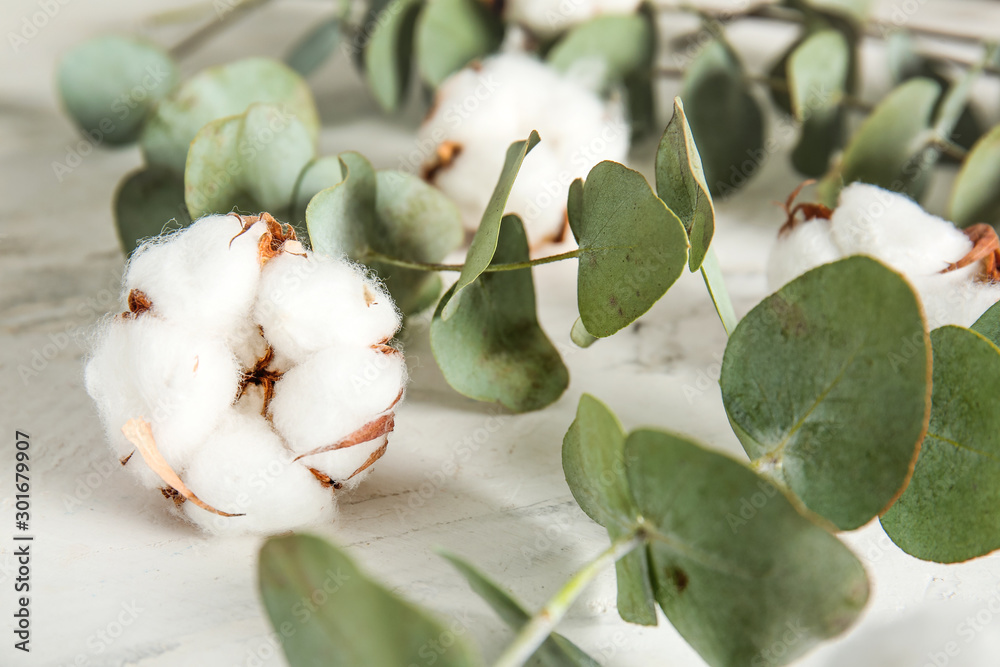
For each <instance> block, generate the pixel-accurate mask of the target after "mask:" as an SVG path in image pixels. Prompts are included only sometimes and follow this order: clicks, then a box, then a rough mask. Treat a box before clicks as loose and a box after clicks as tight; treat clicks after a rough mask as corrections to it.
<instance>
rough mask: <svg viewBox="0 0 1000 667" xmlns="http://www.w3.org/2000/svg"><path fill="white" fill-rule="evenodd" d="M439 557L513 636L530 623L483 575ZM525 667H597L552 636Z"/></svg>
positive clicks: (517, 605)
mask: <svg viewBox="0 0 1000 667" xmlns="http://www.w3.org/2000/svg"><path fill="white" fill-rule="evenodd" d="M439 553H440V554H441V556H442V557H443V558H444V559H445V560H447V561H448V562H449V563H451V564H452V565H453V566H454V567H455V569H456V570H458V571H459V573H460V574H461V575H462V576H463V577H465V580H466V581H467V582H469V587H470V588H471V589H472V590H473V591H475V593H476V594H477V595H478V596H479V597H481V598H482V599H483V600H484V601H485V602H486V603H487V604H488V605H489V606H490V607H491V608H492V609H493V611H495V612H496V614H497V616H499V617H500V618H501V619H503V621H504V623H506V624H507V625H509V626H510V627H511V628H512V629H513V630H514V631H515V632H517V631H520V630H521V628H523V627H524V626H525V625H526V624H527V623H528V621H529V620H531V614H529V613H528V612H527V610H525V608H524V607H523V606H521V604H520V603H519V602H518V601H517V600H515V599H514V598H512V597H511V596H510V593H508V592H507V591H505V590H504V589H502V588H500V586H498V585H497V584H495V583H494V582H493V581H492V580H490V578H489V577H487V576H486V575H485V574H483V573H482V572H480V571H479V570H477V569H476V568H475V567H473V566H472V565H471V564H469V563H468V562H467V561H465V560H464V559H462V558H459V557H458V556H456V555H454V554H451V553H448V552H446V551H442V552H439ZM527 664H529V665H537V666H538V667H600V666H599V665H598V663H597V662H596V661H595V660H594V659H593V658H591V657H590V656H589V655H587V654H586V653H584V652H583V651H582V650H580V648H579V647H578V646H577V645H576V644H574V643H573V642H571V641H570V640H568V639H566V638H565V637H563V636H562V635H559V634H555V633H553V634H552V635H550V636H549V638H548V639H546V640H545V642H544V643H543V644H542V645H541V646H539V647H538V650H537V651H535V653H534V655H533V660H531V661H529V662H528V663H527Z"/></svg>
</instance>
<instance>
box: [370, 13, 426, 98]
mask: <svg viewBox="0 0 1000 667" xmlns="http://www.w3.org/2000/svg"><path fill="white" fill-rule="evenodd" d="M422 8H423V2H422V0H393V2H391V3H389V5H388V6H387V7H386V8H385V9H384V10H383V11H382V14H381V15H380V18H381V19H382V20H380V21H379V22H377V23H376V24H375V30H374V32H373V33H372V36H371V40H370V41H369V42H368V46H367V47H366V48H365V76H366V78H367V79H368V87H369V88H370V89H371V91H372V94H374V95H375V99H376V100H378V103H379V104H380V105H381V106H382V108H383V109H385V110H386V111H395V110H396V109H397V108H398V107H399V105H400V103H401V102H402V100H403V98H404V97H405V96H406V91H407V88H408V87H409V83H410V69H411V68H412V65H413V57H412V56H413V35H414V31H415V29H416V22H417V16H418V15H419V14H420V10H421V9H422Z"/></svg>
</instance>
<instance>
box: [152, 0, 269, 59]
mask: <svg viewBox="0 0 1000 667" xmlns="http://www.w3.org/2000/svg"><path fill="white" fill-rule="evenodd" d="M270 1H271V0H234V2H233V3H232V4H231V5H228V6H227V7H225V8H223V9H219V7H220V6H221V5H217V7H216V12H215V14H216V15H215V18H214V19H213V20H212V21H209V22H208V23H206V24H205V25H203V26H202V27H200V28H198V29H197V30H195V31H194V32H192V33H191V34H190V35H188V36H187V37H185V38H184V39H182V40H181V41H179V42H178V43H176V44H174V45H173V46H172V47H170V49H169V51H168V52H169V53H170V55H171V56H173V57H174V58H177V59H180V58H183V57H185V56H187V55H189V54H190V53H191V51H194V50H195V49H197V48H198V47H199V46H201V44H202V43H204V42H206V41H208V40H209V39H211V38H212V37H213V36H215V34H216V33H218V32H219V31H220V30H222V29H223V28H225V27H226V26H228V25H229V24H230V23H232V22H233V21H235V20H236V19H238V18H241V17H242V16H244V15H245V14H247V13H249V12H250V11H252V10H254V9H257V8H258V7H262V6H264V5H266V4H267V3H268V2H270Z"/></svg>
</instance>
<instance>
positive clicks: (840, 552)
mask: <svg viewBox="0 0 1000 667" xmlns="http://www.w3.org/2000/svg"><path fill="white" fill-rule="evenodd" d="M624 459H625V468H626V473H627V477H628V482H629V486H630V488H631V491H632V496H633V498H634V500H635V503H636V506H637V508H638V510H639V512H640V514H641V516H642V517H643V520H644V523H643V526H644V530H645V533H646V535H647V537H648V540H649V547H648V552H649V560H650V568H651V574H652V580H653V586H654V590H655V593H656V599H657V602H658V603H659V605H660V607H661V608H662V609H663V612H664V613H665V614H666V616H667V618H668V619H669V620H670V622H671V623H672V624H673V625H674V627H675V628H676V629H677V631H678V632H679V633H680V634H681V636H682V637H684V639H686V640H687V641H688V642H689V643H690V644H691V646H692V647H694V649H695V650H696V651H698V653H699V654H700V655H701V657H702V658H703V659H704V660H705V661H706V662H707V663H708V664H709V665H712V667H745V666H746V665H758V664H762V665H763V664H766V665H783V664H787V663H789V662H791V661H793V660H794V659H795V658H796V657H798V656H800V655H802V654H803V653H805V652H806V651H808V650H809V649H811V648H812V647H813V646H815V645H816V644H817V643H818V642H820V641H821V640H824V639H828V638H830V637H833V636H836V635H837V634H840V633H841V632H843V631H844V630H845V629H846V628H847V627H849V626H850V625H851V624H852V623H853V622H854V621H855V620H856V619H857V617H858V616H859V614H860V612H861V610H862V608H863V607H864V605H865V603H866V601H867V599H868V593H869V586H868V580H867V577H866V576H865V571H864V568H863V567H862V565H861V563H859V562H858V560H857V558H856V557H855V556H854V555H853V554H852V553H851V551H850V550H849V549H848V548H847V547H845V546H844V545H843V544H842V543H841V542H840V541H839V540H837V539H836V538H835V537H834V536H833V535H831V534H830V533H828V532H827V531H826V530H824V529H823V528H822V527H820V526H818V525H816V524H815V523H813V522H812V521H810V520H809V519H807V518H806V517H804V516H802V515H801V514H799V512H798V511H797V510H796V508H795V507H794V506H793V504H792V503H791V502H790V501H789V500H788V499H787V498H786V497H785V496H784V494H783V493H781V492H780V491H779V490H778V489H777V488H775V487H774V486H772V485H770V484H768V483H767V482H766V481H764V480H763V479H761V478H760V477H758V476H757V475H755V474H754V473H753V472H752V471H750V470H748V469H747V468H746V467H744V466H743V465H741V464H739V463H736V462H735V461H733V460H731V459H729V458H728V457H726V456H723V455H721V454H717V453H714V452H711V451H708V450H706V449H703V448H702V447H700V446H698V445H696V444H694V443H692V442H690V441H688V440H686V439H684V438H681V437H679V436H675V435H671V434H669V433H664V432H661V431H653V430H639V431H634V432H632V433H631V434H629V436H628V439H627V440H626V442H625V454H624Z"/></svg>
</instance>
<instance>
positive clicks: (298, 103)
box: [140, 58, 319, 173]
mask: <svg viewBox="0 0 1000 667" xmlns="http://www.w3.org/2000/svg"><path fill="white" fill-rule="evenodd" d="M254 103H264V104H271V105H275V106H277V107H278V108H280V109H281V110H282V111H283V112H284V113H286V114H290V115H293V116H295V117H297V118H298V119H299V121H301V122H302V124H303V125H304V126H305V128H306V130H307V131H308V133H309V136H310V137H312V139H313V140H314V141H315V139H316V137H317V136H318V134H319V116H318V115H317V112H316V105H315V104H314V103H313V98H312V93H311V92H310V90H309V86H308V85H307V84H306V82H305V79H303V78H302V77H301V76H300V75H299V74H298V73H296V72H295V71H294V70H292V69H290V68H289V67H288V66H286V65H284V64H282V63H280V62H278V61H276V60H271V59H268V58H247V59H245V60H237V61H235V62H232V63H228V64H226V65H221V66H218V67H211V68H209V69H206V70H204V71H202V72H200V73H198V74H196V75H195V76H193V77H191V78H190V79H188V80H187V81H185V82H184V83H183V84H181V85H180V86H179V87H178V88H177V89H175V90H174V92H173V93H171V94H170V95H169V96H168V97H166V98H165V99H164V100H162V101H161V102H160V104H158V105H157V107H156V109H155V113H154V114H153V115H152V117H151V118H150V119H149V122H148V123H146V125H145V127H144V128H143V132H142V137H141V138H140V142H141V145H142V152H143V155H145V157H146V162H147V163H148V164H150V165H157V166H162V167H166V168H168V169H173V170H175V171H177V172H178V173H181V172H183V171H184V166H185V163H186V160H187V152H188V146H189V144H190V143H191V142H192V141H193V140H194V138H195V136H196V135H197V134H198V131H199V130H201V128H202V127H204V126H205V125H206V124H207V123H209V122H211V121H213V120H217V119H220V118H224V117H227V116H234V115H237V114H241V113H243V112H244V111H246V109H247V107H249V106H250V105H251V104H254Z"/></svg>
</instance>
